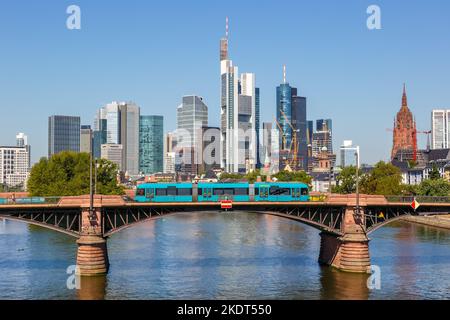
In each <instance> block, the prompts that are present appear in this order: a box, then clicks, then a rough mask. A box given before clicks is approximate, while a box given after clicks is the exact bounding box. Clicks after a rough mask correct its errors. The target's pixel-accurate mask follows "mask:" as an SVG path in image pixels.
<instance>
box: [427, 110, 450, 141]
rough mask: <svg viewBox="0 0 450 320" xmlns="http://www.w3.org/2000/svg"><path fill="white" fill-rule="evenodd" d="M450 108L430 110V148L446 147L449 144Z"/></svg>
mask: <svg viewBox="0 0 450 320" xmlns="http://www.w3.org/2000/svg"><path fill="white" fill-rule="evenodd" d="M449 141H450V110H448V109H447V110H444V109H437V110H433V111H432V112H431V149H448V148H449V146H450V143H449Z"/></svg>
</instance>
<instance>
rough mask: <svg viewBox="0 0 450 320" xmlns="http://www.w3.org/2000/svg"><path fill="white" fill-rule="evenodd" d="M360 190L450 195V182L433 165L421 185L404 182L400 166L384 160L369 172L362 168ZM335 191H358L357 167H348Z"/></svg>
mask: <svg viewBox="0 0 450 320" xmlns="http://www.w3.org/2000/svg"><path fill="white" fill-rule="evenodd" d="M358 174H359V176H360V180H359V188H360V192H361V193H364V194H372V195H384V196H388V195H415V196H435V197H444V196H450V183H449V182H448V181H447V180H445V179H443V178H441V176H440V173H439V170H438V169H437V168H436V167H433V169H432V171H431V172H430V174H429V178H428V179H426V180H423V181H422V182H421V184H420V185H416V186H413V185H405V184H403V179H402V173H401V171H400V169H399V168H397V167H395V166H394V165H392V164H390V163H385V162H383V161H381V162H378V163H377V164H376V165H375V167H374V169H373V170H372V171H371V172H369V173H364V172H363V171H362V170H361V169H360V171H359V172H358ZM336 183H337V185H336V187H334V188H333V192H334V193H341V194H350V193H355V192H356V167H354V166H352V167H346V168H344V169H343V170H342V171H341V172H340V174H339V175H338V176H337V178H336Z"/></svg>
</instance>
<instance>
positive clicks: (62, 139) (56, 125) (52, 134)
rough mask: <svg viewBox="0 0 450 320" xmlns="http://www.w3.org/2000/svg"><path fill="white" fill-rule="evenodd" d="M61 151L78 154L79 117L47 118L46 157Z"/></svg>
mask: <svg viewBox="0 0 450 320" xmlns="http://www.w3.org/2000/svg"><path fill="white" fill-rule="evenodd" d="M62 151H74V152H80V117H72V116H58V115H55V116H51V117H49V118H48V157H49V158H50V157H51V156H53V155H54V154H57V153H59V152H62Z"/></svg>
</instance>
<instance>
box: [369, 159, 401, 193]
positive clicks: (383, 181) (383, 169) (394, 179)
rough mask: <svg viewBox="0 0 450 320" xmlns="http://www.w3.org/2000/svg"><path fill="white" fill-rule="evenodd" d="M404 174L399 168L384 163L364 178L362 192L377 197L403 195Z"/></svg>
mask: <svg viewBox="0 0 450 320" xmlns="http://www.w3.org/2000/svg"><path fill="white" fill-rule="evenodd" d="M403 190H404V188H403V185H402V174H401V171H400V169H399V168H397V167H396V166H394V165H392V164H391V163H385V162H384V161H380V162H378V163H377V164H376V165H375V167H374V169H373V170H372V171H371V172H370V173H369V174H366V175H364V176H363V177H362V179H361V192H362V193H366V194H376V195H385V196H387V195H400V194H402V193H403Z"/></svg>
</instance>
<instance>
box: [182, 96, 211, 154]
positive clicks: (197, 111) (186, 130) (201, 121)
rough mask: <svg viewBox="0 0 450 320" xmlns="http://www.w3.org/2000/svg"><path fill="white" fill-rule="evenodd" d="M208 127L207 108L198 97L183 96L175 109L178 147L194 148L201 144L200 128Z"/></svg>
mask: <svg viewBox="0 0 450 320" xmlns="http://www.w3.org/2000/svg"><path fill="white" fill-rule="evenodd" d="M206 126H208V107H207V106H206V104H205V102H204V101H203V98H202V97H199V96H195V95H193V96H184V97H183V99H182V103H181V104H180V105H179V106H178V108H177V130H178V131H179V132H181V134H182V136H181V137H180V138H182V139H179V140H178V143H179V144H180V146H181V145H182V146H185V147H194V146H196V145H198V144H199V143H200V142H201V139H202V137H201V132H202V128H203V127H206Z"/></svg>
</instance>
